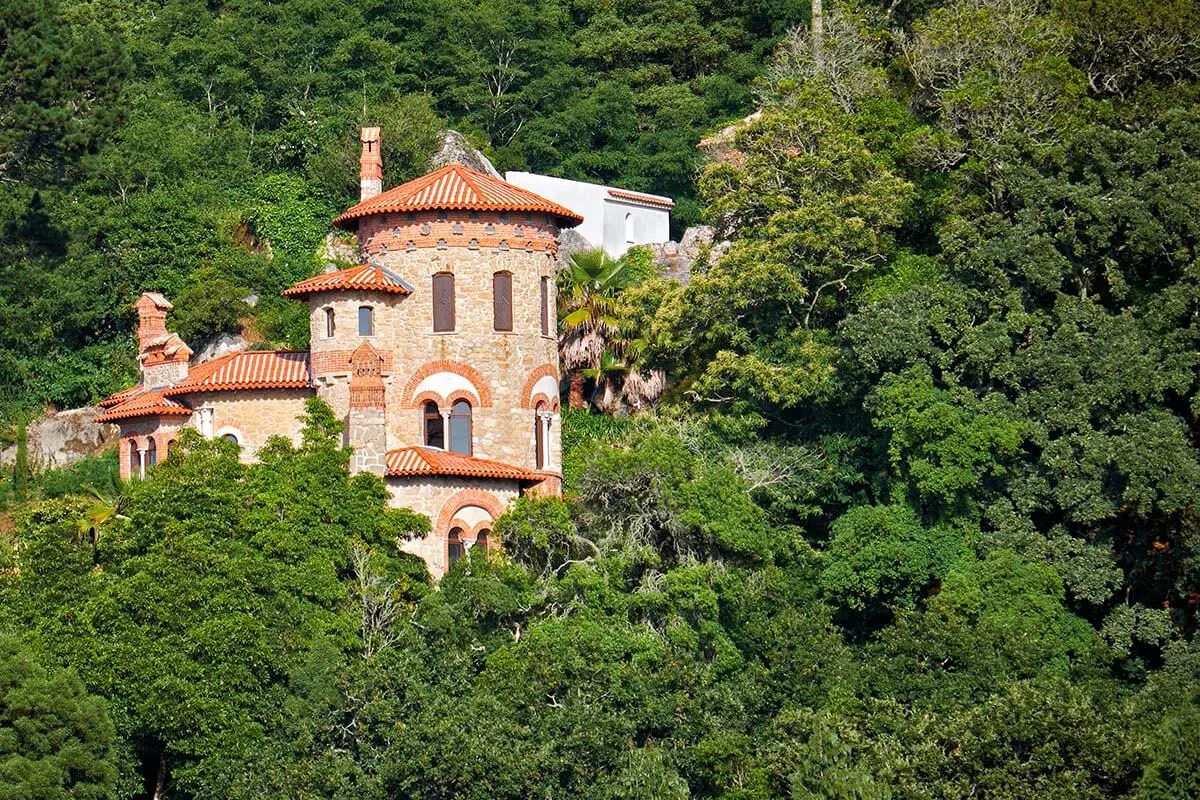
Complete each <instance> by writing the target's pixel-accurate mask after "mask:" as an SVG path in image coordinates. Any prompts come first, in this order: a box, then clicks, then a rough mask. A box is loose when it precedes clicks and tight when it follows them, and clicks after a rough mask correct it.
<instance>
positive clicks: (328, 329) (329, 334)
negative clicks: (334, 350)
mask: <svg viewBox="0 0 1200 800" xmlns="http://www.w3.org/2000/svg"><path fill="white" fill-rule="evenodd" d="M336 331H337V326H336V325H335V324H334V321H333V309H332V308H327V309H325V338H326V339H332V338H333V334H334V333H335V332H336Z"/></svg>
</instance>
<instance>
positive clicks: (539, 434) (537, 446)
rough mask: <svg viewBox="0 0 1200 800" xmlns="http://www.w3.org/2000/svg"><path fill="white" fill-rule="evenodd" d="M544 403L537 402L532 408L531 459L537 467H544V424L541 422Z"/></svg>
mask: <svg viewBox="0 0 1200 800" xmlns="http://www.w3.org/2000/svg"><path fill="white" fill-rule="evenodd" d="M545 411H546V404H545V403H544V402H543V403H538V404H537V408H535V409H534V410H533V459H534V462H533V463H535V464H537V468H538V469H545V468H546V425H545V423H544V422H542V414H543V413H545Z"/></svg>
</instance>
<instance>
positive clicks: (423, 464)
mask: <svg viewBox="0 0 1200 800" xmlns="http://www.w3.org/2000/svg"><path fill="white" fill-rule="evenodd" d="M386 474H387V475H388V476H389V477H406V476H410V475H461V476H464V477H470V478H499V479H507V480H517V481H540V480H542V479H543V478H544V477H545V475H542V474H541V473H537V472H533V471H532V470H527V469H523V468H521V467H514V466H513V465H511V464H504V463H501V462H499V461H489V460H487V459H484V458H475V457H474V456H464V455H459V454H458V453H448V452H446V451H445V450H438V449H436V448H432V447H402V448H400V449H399V450H391V451H389V452H388V454H387V473H386Z"/></svg>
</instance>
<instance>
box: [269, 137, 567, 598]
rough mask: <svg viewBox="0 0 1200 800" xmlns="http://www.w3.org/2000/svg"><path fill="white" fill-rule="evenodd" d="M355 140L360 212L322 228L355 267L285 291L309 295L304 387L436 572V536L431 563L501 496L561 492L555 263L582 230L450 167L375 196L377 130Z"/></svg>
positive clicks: (553, 209) (539, 202) (495, 508)
mask: <svg viewBox="0 0 1200 800" xmlns="http://www.w3.org/2000/svg"><path fill="white" fill-rule="evenodd" d="M362 142H363V154H362V165H363V166H362V175H361V178H362V181H361V185H362V193H363V197H362V201H361V202H360V203H358V204H357V205H355V206H354V207H352V208H350V209H349V210H347V211H346V212H345V213H343V214H342V215H341V216H339V217H337V218H336V219H335V220H334V224H335V225H337V226H338V227H341V228H343V229H346V230H350V231H354V232H356V233H357V234H358V245H359V254H360V261H361V263H360V264H359V265H358V266H355V267H352V268H350V269H346V270H341V271H338V272H332V273H326V274H324V275H317V276H315V277H313V278H310V279H308V280H306V281H302V282H301V283H299V284H297V285H296V286H293V287H292V288H291V289H289V290H287V291H286V292H285V294H286V295H289V296H292V297H303V298H307V299H308V302H309V311H310V324H311V333H312V340H311V345H310V347H311V360H312V378H313V383H314V385H315V387H316V389H317V392H318V394H319V395H320V396H321V397H322V398H324V399H325V400H326V401H327V402H329V403H330V405H331V406H332V407H333V409H334V410H335V412H336V413H337V414H338V415H339V416H341V417H342V418H343V419H345V420H346V422H347V444H352V445H353V446H354V448H355V461H354V466H355V468H356V469H360V470H371V471H375V472H378V473H380V474H383V475H384V476H385V478H386V480H387V481H388V484H389V487H391V490H392V493H393V497H394V498H395V499H396V500H397V502H398V504H400V505H404V506H408V507H411V508H414V509H416V510H419V511H422V512H424V513H426V514H428V515H429V516H430V518H431V519H432V520H433V521H434V539H435V544H434V545H432V546H431V547H432V550H431V552H430V553H424V552H422V553H421V555H422V556H423V557H425V558H426V560H427V561H430V565H431V569H432V570H433V571H434V573H435V574H439V568H438V564H437V563H436V562H437V561H438V552H434V551H436V550H437V548H439V547H442V546H443V544H445V542H442V540H443V539H444V538H445V537H448V540H447V541H448V542H449V544H448V545H446V546H448V547H449V548H450V551H449V552H450V553H451V555H450V556H449V557H448V561H447V560H446V559H442V560H443V561H444V562H445V563H444V566H445V565H448V563H449V561H453V549H454V541H455V537H456V536H458V535H459V534H460V533H462V534H463V535H465V536H466V537H467V538H470V537H471V534H470V529H471V528H475V529H476V535H478V533H479V532H480V531H482V532H483V534H484V535H485V538H486V534H487V533H488V532H489V529H490V528H489V526H490V520H491V519H492V518H494V517H495V516H496V514H497V513H499V511H500V510H502V509H503V507H504V505H505V504H506V503H507V501H508V500H509V499H511V498H512V497H514V496H516V495H517V494H519V493H521V492H525V491H530V490H534V491H538V492H543V493H555V494H557V493H558V492H559V491H560V486H561V479H560V476H561V468H562V462H561V457H560V441H561V440H560V432H559V417H558V405H559V402H558V387H559V370H558V344H557V317H556V313H555V302H556V298H555V273H556V266H555V264H556V260H555V254H556V251H557V244H558V232H559V230H560V229H561V228H563V227H569V226H573V225H577V224H578V223H579V222H580V221H582V218H581V217H580V216H579V215H577V214H575V213H574V212H572V211H570V210H569V209H566V208H564V207H562V206H560V205H558V204H556V203H554V202H552V201H550V200H547V199H545V198H543V197H540V196H538V195H536V194H534V193H532V192H529V191H527V190H524V189H520V188H518V187H515V186H512V185H511V184H508V183H506V182H504V181H502V180H500V179H498V178H495V177H492V176H490V175H486V174H483V173H481V172H477V171H475V170H472V169H470V168H468V167H465V166H462V165H461V164H451V165H449V166H446V167H443V168H442V169H439V170H437V171H435V172H432V173H430V174H428V175H425V176H423V177H421V178H418V179H416V180H414V181H410V182H409V183H405V184H403V185H401V186H397V187H395V188H392V189H389V190H388V191H382V192H381V191H379V188H380V182H379V181H377V180H375V176H376V175H378V174H381V168H380V162H379V145H380V142H379V132H378V129H373V128H368V129H364V131H363V137H362ZM380 385H382V390H381V389H380ZM379 452H384V453H386V458H385V459H384V463H383V464H380V463H379V458H378V455H377V454H378V453H379ZM360 453H361V455H360ZM455 498H457V499H455ZM472 498H473V500H472ZM468 501H470V502H468ZM472 502H473V503H474V505H471V503H472ZM462 503H466V505H463V506H462V507H461V508H458V509H456V508H455V506H456V505H459V504H462ZM485 512H486V513H485ZM472 520H474V521H472ZM447 526H448V527H447ZM481 526H482V527H481ZM440 528H446V530H440ZM438 542H441V543H438Z"/></svg>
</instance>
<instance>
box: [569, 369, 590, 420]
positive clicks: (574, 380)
mask: <svg viewBox="0 0 1200 800" xmlns="http://www.w3.org/2000/svg"><path fill="white" fill-rule="evenodd" d="M567 405H569V406H570V407H571V408H574V409H576V410H578V409H581V408H585V407H586V406H587V404H586V403H585V402H584V400H583V373H582V372H581V371H579V370H577V369H575V370H571V388H570V389H569V390H568V391H567Z"/></svg>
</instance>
